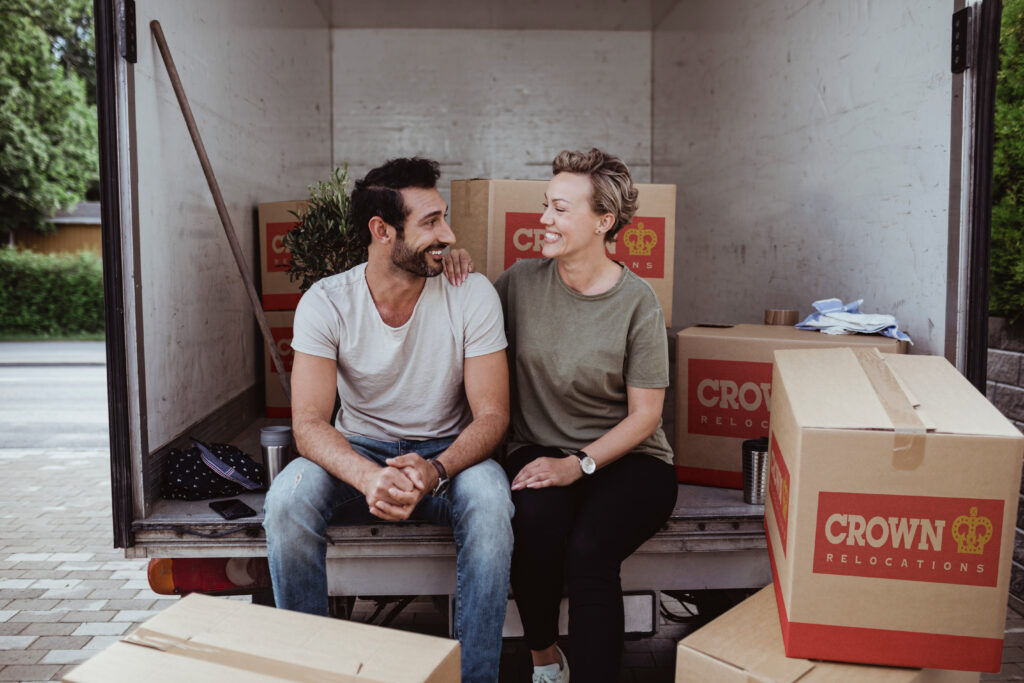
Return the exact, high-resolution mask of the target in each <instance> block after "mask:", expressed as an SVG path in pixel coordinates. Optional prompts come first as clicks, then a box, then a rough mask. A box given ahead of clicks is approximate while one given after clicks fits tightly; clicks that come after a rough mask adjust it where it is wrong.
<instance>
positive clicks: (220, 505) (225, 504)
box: [210, 498, 256, 519]
mask: <svg viewBox="0 0 1024 683" xmlns="http://www.w3.org/2000/svg"><path fill="white" fill-rule="evenodd" d="M210 507H211V508H212V509H213V510H214V512H216V513H217V514H218V515H220V516H221V517H223V518H224V519H238V518H239V517H255V516H256V511H255V510H253V509H252V508H251V507H249V506H248V505H246V504H245V503H243V502H242V501H240V500H238V499H237V498H232V499H230V500H215V501H213V502H212V503H210Z"/></svg>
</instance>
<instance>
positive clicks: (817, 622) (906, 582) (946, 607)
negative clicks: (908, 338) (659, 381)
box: [765, 348, 1024, 672]
mask: <svg viewBox="0 0 1024 683" xmlns="http://www.w3.org/2000/svg"><path fill="white" fill-rule="evenodd" d="M772 383H773V394H772V421H771V446H770V450H771V455H770V460H769V474H768V499H769V500H768V503H767V504H766V505H765V526H766V528H767V531H768V551H769V557H770V559H771V562H772V570H773V571H772V573H773V575H774V584H775V592H776V597H777V601H778V606H779V615H780V620H781V623H782V633H783V638H784V640H785V643H786V654H788V655H790V656H791V657H809V658H814V659H832V660H841V661H850V662H865V663H873V664H887V665H897V666H922V667H934V668H940V669H959V670H965V671H990V672H995V671H999V666H1000V658H1001V654H1002V649H1003V628H1004V625H1005V623H1004V619H1005V616H1006V599H1007V590H1008V587H1009V581H1010V560H1011V556H1012V553H1013V541H1014V526H1015V522H1016V518H1017V502H1018V494H1019V491H1020V479H1021V461H1022V450H1024V436H1021V433H1020V432H1019V431H1017V429H1015V428H1014V427H1013V425H1011V424H1010V422H1009V421H1008V420H1007V419H1006V418H1004V417H1003V416H1002V415H1000V414H999V412H998V411H997V410H996V409H995V408H994V407H993V406H992V405H991V404H990V403H989V402H988V401H987V400H986V399H985V397H984V396H982V395H981V394H980V393H978V391H976V390H975V389H974V387H973V386H972V385H971V384H970V383H969V382H968V381H967V380H966V379H964V377H963V376H962V375H960V373H958V372H957V371H956V369H955V368H953V366H951V365H950V364H949V363H948V362H947V361H946V360H945V359H944V358H940V357H937V356H909V355H882V354H879V353H878V352H877V350H874V349H849V348H844V349H816V350H809V351H776V352H775V369H774V374H773V378H772Z"/></svg>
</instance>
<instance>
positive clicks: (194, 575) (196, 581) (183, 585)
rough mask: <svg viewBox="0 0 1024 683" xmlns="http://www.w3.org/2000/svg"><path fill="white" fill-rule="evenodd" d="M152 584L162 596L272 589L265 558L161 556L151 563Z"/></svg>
mask: <svg viewBox="0 0 1024 683" xmlns="http://www.w3.org/2000/svg"><path fill="white" fill-rule="evenodd" d="M147 575H148V578H149V585H150V587H151V588H152V589H153V592H154V593H158V594H160V595H185V594H187V593H211V594H221V595H229V594H232V593H234V594H242V593H253V592H255V591H258V590H261V589H264V588H269V587H270V568H269V567H268V566H267V560H266V558H264V557H174V558H170V557H162V558H154V559H152V560H150V561H149V567H148V569H147Z"/></svg>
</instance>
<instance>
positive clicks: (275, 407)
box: [263, 311, 295, 418]
mask: <svg viewBox="0 0 1024 683" xmlns="http://www.w3.org/2000/svg"><path fill="white" fill-rule="evenodd" d="M266 316H267V324H268V325H269V326H270V334H271V335H273V337H274V343H275V344H276V345H277V352H278V353H279V354H281V362H282V363H284V369H285V372H287V373H288V378H289V380H290V379H291V373H292V361H293V360H294V359H295V352H294V351H292V325H293V324H294V322H295V311H267V312H266ZM263 377H264V381H265V383H266V387H265V389H264V391H265V395H266V402H267V417H278V418H290V417H291V416H292V406H291V404H290V403H289V402H288V399H287V398H286V397H285V395H284V389H283V388H282V387H281V380H280V379H278V375H277V368H275V367H274V361H272V360H271V359H270V351H269V350H268V349H267V346H266V344H264V345H263Z"/></svg>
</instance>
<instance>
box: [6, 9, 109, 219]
mask: <svg viewBox="0 0 1024 683" xmlns="http://www.w3.org/2000/svg"><path fill="white" fill-rule="evenodd" d="M0 24H2V25H3V27H4V28H3V30H2V31H0V233H6V232H9V231H11V230H13V229H15V228H22V227H27V228H32V229H37V230H45V229H46V228H47V224H46V223H45V222H44V221H45V219H46V217H48V216H50V215H52V214H53V213H54V212H55V211H57V210H59V209H63V208H68V207H70V206H71V205H72V204H74V203H75V202H76V201H80V200H81V199H83V198H84V197H85V194H86V190H87V189H88V187H89V184H90V183H91V182H94V180H95V178H96V176H97V161H98V158H97V149H96V148H97V130H96V108H95V83H96V75H95V74H96V69H95V54H94V50H93V36H92V7H91V0H3V2H2V3H0Z"/></svg>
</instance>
